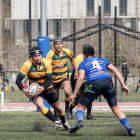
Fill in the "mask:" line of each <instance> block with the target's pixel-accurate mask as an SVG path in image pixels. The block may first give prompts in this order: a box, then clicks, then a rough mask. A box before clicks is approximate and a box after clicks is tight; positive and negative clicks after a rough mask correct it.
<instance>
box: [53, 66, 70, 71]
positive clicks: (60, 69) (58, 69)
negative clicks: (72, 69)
mask: <svg viewBox="0 0 140 140" xmlns="http://www.w3.org/2000/svg"><path fill="white" fill-rule="evenodd" d="M67 70H68V67H64V68H54V69H52V72H65V71H67Z"/></svg>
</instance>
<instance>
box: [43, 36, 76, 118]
mask: <svg viewBox="0 0 140 140" xmlns="http://www.w3.org/2000/svg"><path fill="white" fill-rule="evenodd" d="M54 47H55V48H54V49H52V50H50V51H49V52H48V54H47V56H46V59H47V60H50V61H51V64H52V72H53V87H54V89H55V92H56V93H57V95H58V96H59V89H60V86H61V84H62V87H63V89H64V92H65V111H66V114H67V118H68V119H71V117H72V116H71V114H70V112H69V103H70V101H69V100H68V98H69V96H70V81H69V78H68V67H67V60H68V59H70V61H71V64H72V65H73V67H74V69H75V74H74V78H76V77H77V76H78V72H77V69H76V64H75V61H74V58H73V56H74V54H73V53H72V52H71V51H70V50H69V49H66V48H62V47H63V40H62V39H61V38H59V37H57V38H55V39H54ZM56 117H57V116H56Z"/></svg>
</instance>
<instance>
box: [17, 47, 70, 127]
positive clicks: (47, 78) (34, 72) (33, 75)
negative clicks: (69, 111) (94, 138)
mask: <svg viewBox="0 0 140 140" xmlns="http://www.w3.org/2000/svg"><path fill="white" fill-rule="evenodd" d="M31 56H32V58H31V59H29V60H28V61H26V62H25V63H23V65H22V67H21V69H20V72H19V74H18V76H17V80H16V84H17V86H18V87H19V89H20V90H21V91H23V92H24V93H25V95H26V96H27V97H28V98H31V94H30V92H29V91H28V89H27V88H24V87H23V85H22V82H21V81H22V80H23V78H24V77H25V76H26V75H27V76H28V79H29V84H31V83H34V82H36V83H38V84H39V85H40V87H39V91H38V95H37V96H36V97H35V98H33V99H32V100H33V103H34V104H35V105H36V106H37V107H38V108H39V109H40V111H41V113H42V114H43V115H44V116H46V117H47V118H48V119H50V120H51V121H53V122H55V125H54V128H55V129H57V128H61V127H62V125H63V126H64V127H65V130H68V129H69V127H70V126H69V124H68V123H67V122H66V121H65V116H64V111H63V110H62V109H61V106H60V104H59V100H58V96H57V94H56V93H55V92H54V90H53V88H52V87H53V86H52V66H51V62H50V61H49V60H46V59H44V58H42V50H41V49H40V48H39V47H33V48H32V49H31ZM44 98H45V99H46V100H47V102H48V103H49V104H50V105H51V106H52V108H53V109H54V110H55V111H56V113H57V115H58V116H59V117H60V119H61V120H62V124H61V122H59V121H58V120H57V119H56V118H55V117H54V115H53V114H52V112H51V111H50V110H49V109H48V108H47V107H46V106H45V105H44V103H43V101H44Z"/></svg>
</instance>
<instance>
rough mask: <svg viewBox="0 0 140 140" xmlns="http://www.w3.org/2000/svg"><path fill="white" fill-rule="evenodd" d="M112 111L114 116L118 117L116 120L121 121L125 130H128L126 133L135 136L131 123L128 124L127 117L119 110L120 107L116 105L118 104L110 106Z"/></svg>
mask: <svg viewBox="0 0 140 140" xmlns="http://www.w3.org/2000/svg"><path fill="white" fill-rule="evenodd" d="M110 108H111V110H112V112H113V113H114V114H115V115H116V117H117V118H118V120H119V121H120V122H121V123H122V125H123V126H124V127H125V128H126V130H127V131H128V134H129V135H130V136H136V133H135V131H134V130H133V129H132V127H131V125H130V124H129V121H128V119H127V117H126V116H125V114H124V113H123V112H122V111H121V110H120V108H119V107H118V105H116V106H113V107H110Z"/></svg>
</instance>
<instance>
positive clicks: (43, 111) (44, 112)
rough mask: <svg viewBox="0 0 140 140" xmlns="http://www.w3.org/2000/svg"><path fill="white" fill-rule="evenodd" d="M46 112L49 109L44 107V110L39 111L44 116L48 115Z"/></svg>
mask: <svg viewBox="0 0 140 140" xmlns="http://www.w3.org/2000/svg"><path fill="white" fill-rule="evenodd" d="M48 111H49V109H48V108H47V107H45V108H44V109H43V110H42V111H41V113H42V114H43V115H46V114H47V113H48Z"/></svg>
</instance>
